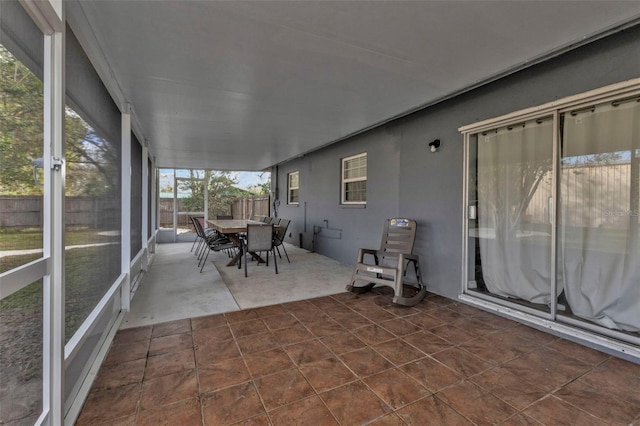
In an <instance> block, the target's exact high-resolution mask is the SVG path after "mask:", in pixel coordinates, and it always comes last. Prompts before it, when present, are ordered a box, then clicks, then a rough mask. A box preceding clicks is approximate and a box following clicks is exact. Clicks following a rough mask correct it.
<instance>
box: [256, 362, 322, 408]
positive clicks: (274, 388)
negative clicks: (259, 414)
mask: <svg viewBox="0 0 640 426" xmlns="http://www.w3.org/2000/svg"><path fill="white" fill-rule="evenodd" d="M255 384H256V388H257V389H258V393H259V394H260V397H261V398H262V401H263V402H264V406H265V407H266V409H267V411H271V410H274V409H276V408H278V407H282V406H283V405H287V404H290V403H292V402H294V401H297V400H299V399H303V398H307V397H309V396H311V395H314V391H313V389H312V388H311V386H310V385H309V383H308V382H307V380H306V379H305V378H304V376H303V375H302V374H301V373H300V372H299V371H298V370H297V369H296V368H292V369H289V370H284V371H281V372H279V373H275V374H270V375H268V376H262V377H261V378H259V379H256V380H255Z"/></svg>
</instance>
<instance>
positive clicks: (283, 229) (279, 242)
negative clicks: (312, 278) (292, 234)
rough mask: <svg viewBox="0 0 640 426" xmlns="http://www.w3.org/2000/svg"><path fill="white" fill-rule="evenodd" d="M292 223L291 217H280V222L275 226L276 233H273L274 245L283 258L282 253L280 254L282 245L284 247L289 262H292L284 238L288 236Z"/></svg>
mask: <svg viewBox="0 0 640 426" xmlns="http://www.w3.org/2000/svg"><path fill="white" fill-rule="evenodd" d="M290 223H291V221H290V220H289V219H280V223H279V224H278V227H277V228H275V233H274V235H273V245H274V246H275V248H276V250H277V251H278V256H280V259H282V255H281V254H280V247H282V250H284V254H285V256H287V262H289V263H291V260H289V253H287V249H286V248H285V246H284V239H285V238H286V236H287V229H289V224H290Z"/></svg>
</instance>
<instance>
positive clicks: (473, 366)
mask: <svg viewBox="0 0 640 426" xmlns="http://www.w3.org/2000/svg"><path fill="white" fill-rule="evenodd" d="M432 356H433V358H435V359H437V360H438V361H440V362H441V363H443V364H444V365H446V366H447V367H449V368H451V369H452V370H454V371H456V372H457V373H458V374H461V375H462V376H464V377H470V376H473V375H475V374H478V373H481V372H483V371H485V370H488V369H489V368H491V367H492V365H491V364H489V363H487V362H484V361H483V360H481V359H480V358H478V357H477V356H475V355H473V354H471V353H469V352H467V351H464V350H462V349H460V348H451V349H447V350H446V351H442V352H438V353H437V354H434V355H432Z"/></svg>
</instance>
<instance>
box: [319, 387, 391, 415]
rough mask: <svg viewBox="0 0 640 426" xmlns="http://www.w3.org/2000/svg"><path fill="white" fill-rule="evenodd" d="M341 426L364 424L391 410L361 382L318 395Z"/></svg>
mask: <svg viewBox="0 0 640 426" xmlns="http://www.w3.org/2000/svg"><path fill="white" fill-rule="evenodd" d="M320 398H322V400H323V401H324V403H325V404H326V405H327V407H328V408H329V410H330V411H331V413H332V414H333V415H334V416H335V418H336V419H337V420H338V422H339V423H340V424H341V425H355V424H365V423H368V422H370V421H372V420H374V419H377V418H379V417H382V416H383V415H385V414H387V413H389V412H390V411H391V409H390V408H389V406H387V404H385V403H384V402H383V401H382V400H381V399H380V398H378V397H377V396H376V394H374V393H373V392H372V391H370V390H369V389H368V388H367V387H366V386H365V385H364V384H363V383H362V382H354V383H350V384H347V385H345V386H341V387H339V388H336V389H333V390H330V391H327V392H324V393H321V394H320Z"/></svg>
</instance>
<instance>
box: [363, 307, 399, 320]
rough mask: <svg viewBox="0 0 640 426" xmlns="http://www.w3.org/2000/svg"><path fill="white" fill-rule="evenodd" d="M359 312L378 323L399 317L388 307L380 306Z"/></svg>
mask: <svg viewBox="0 0 640 426" xmlns="http://www.w3.org/2000/svg"><path fill="white" fill-rule="evenodd" d="M359 314H360V315H362V316H363V317H365V318H366V319H368V320H369V321H371V322H373V323H376V324H379V323H381V322H383V321H390V320H392V319H396V318H398V317H397V316H395V315H393V314H392V313H391V312H389V311H387V310H386V309H382V308H379V307H376V308H375V309H369V310H365V311H362V312H359Z"/></svg>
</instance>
